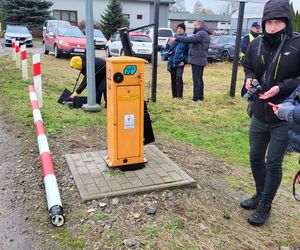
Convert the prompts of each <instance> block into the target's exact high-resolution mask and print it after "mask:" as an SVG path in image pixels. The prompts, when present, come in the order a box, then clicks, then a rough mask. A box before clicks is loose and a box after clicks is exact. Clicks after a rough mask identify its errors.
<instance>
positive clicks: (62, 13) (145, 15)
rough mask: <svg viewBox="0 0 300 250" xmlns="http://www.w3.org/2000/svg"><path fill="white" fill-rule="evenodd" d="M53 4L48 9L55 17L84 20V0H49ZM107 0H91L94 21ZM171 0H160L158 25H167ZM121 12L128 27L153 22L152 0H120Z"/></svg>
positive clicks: (75, 20)
mask: <svg viewBox="0 0 300 250" xmlns="http://www.w3.org/2000/svg"><path fill="white" fill-rule="evenodd" d="M51 2H53V5H52V6H51V8H50V11H51V13H52V15H53V17H54V18H55V19H58V20H65V21H69V22H71V23H72V24H73V25H78V24H79V23H80V22H81V21H84V20H85V0H51ZM108 2H109V1H108V0H94V1H93V15H94V22H95V23H98V22H99V21H100V20H101V15H102V14H103V13H104V12H105V9H106V7H107V5H108ZM171 3H174V1H173V0H160V15H159V26H160V27H167V26H168V8H169V4H171ZM121 4H122V7H123V14H124V16H126V17H127V18H128V19H129V21H130V28H136V27H139V26H143V25H148V24H150V23H153V22H154V1H153V0H122V1H121Z"/></svg>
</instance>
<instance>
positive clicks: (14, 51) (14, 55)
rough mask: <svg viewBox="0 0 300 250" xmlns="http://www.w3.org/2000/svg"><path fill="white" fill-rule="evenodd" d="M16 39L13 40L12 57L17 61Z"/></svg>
mask: <svg viewBox="0 0 300 250" xmlns="http://www.w3.org/2000/svg"><path fill="white" fill-rule="evenodd" d="M15 48H16V39H15V38H13V39H12V41H11V56H12V59H13V60H14V61H15V60H16V49H15Z"/></svg>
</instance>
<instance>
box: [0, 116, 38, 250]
mask: <svg viewBox="0 0 300 250" xmlns="http://www.w3.org/2000/svg"><path fill="white" fill-rule="evenodd" d="M17 144H18V143H17V142H16V140H15V138H14V137H13V135H12V133H11V131H10V129H9V125H8V124H7V121H6V119H5V116H4V115H3V114H2V113H1V111H0V190H1V191H0V249H23V250H27V249H28V250H29V249H33V240H32V238H31V236H30V234H29V229H28V225H27V222H26V220H27V217H26V215H25V214H24V212H23V211H22V209H23V208H24V207H23V206H24V204H23V201H24V200H23V197H22V193H21V192H20V190H18V186H16V184H15V181H14V179H15V175H16V170H17V166H18V164H19V163H20V161H21V158H20V157H21V156H20V155H21V154H20V148H18V146H16V145H17Z"/></svg>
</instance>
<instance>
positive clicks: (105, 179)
mask: <svg viewBox="0 0 300 250" xmlns="http://www.w3.org/2000/svg"><path fill="white" fill-rule="evenodd" d="M106 155H107V151H106V150H104V151H97V152H88V153H80V154H67V155H65V158H66V160H67V163H68V166H69V169H70V171H71V173H72V175H73V177H74V180H75V182H76V185H77V187H78V189H79V193H80V195H81V198H82V200H83V201H88V200H93V199H98V198H103V197H111V196H120V195H127V194H136V193H145V192H152V191H156V190H162V189H169V188H174V187H179V186H193V187H196V182H195V180H194V179H192V178H191V177H190V176H189V175H188V174H187V173H186V172H185V171H183V170H182V169H181V168H179V167H178V166H177V165H176V164H175V163H174V162H173V161H171V160H170V159H169V158H168V157H167V156H166V155H164V154H163V153H162V152H161V151H160V150H159V149H158V148H157V147H156V146H155V145H147V146H145V157H146V158H147V160H148V162H147V163H146V164H145V167H144V168H142V169H137V170H128V171H122V170H120V169H117V168H108V167H107V165H106V163H105V160H104V159H105V157H106Z"/></svg>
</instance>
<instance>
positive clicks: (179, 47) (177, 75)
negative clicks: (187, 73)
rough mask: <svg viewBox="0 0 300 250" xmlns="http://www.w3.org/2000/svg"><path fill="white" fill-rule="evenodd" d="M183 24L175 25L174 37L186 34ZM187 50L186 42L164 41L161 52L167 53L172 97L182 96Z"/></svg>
mask: <svg viewBox="0 0 300 250" xmlns="http://www.w3.org/2000/svg"><path fill="white" fill-rule="evenodd" d="M185 30H186V28H185V24H184V23H180V24H178V26H177V29H176V34H175V36H174V37H175V38H176V37H178V36H186V33H185ZM188 51H189V44H188V43H180V42H174V43H173V44H171V45H170V44H169V43H168V42H167V43H166V47H165V49H164V51H163V52H162V54H167V57H168V61H169V62H168V70H169V71H170V74H171V88H172V96H173V98H182V97H183V80H182V74H183V71H184V66H185V64H186V63H187V58H188Z"/></svg>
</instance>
